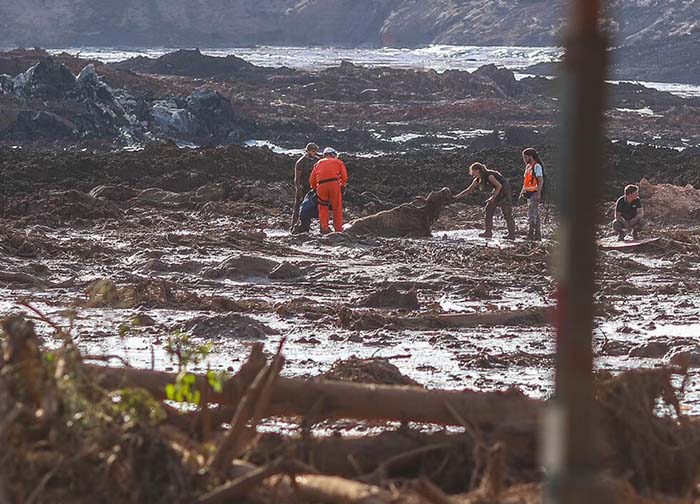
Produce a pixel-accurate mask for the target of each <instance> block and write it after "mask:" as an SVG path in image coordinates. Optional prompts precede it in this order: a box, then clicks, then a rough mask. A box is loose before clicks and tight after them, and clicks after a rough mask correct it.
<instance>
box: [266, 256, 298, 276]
mask: <svg viewBox="0 0 700 504" xmlns="http://www.w3.org/2000/svg"><path fill="white" fill-rule="evenodd" d="M302 275H303V272H302V271H301V268H299V266H297V265H296V264H293V263H290V262H287V261H284V262H283V263H281V264H280V265H279V266H277V267H275V269H273V270H272V271H270V274H269V275H268V277H269V278H271V279H272V280H287V279H291V278H299V277H300V276H302Z"/></svg>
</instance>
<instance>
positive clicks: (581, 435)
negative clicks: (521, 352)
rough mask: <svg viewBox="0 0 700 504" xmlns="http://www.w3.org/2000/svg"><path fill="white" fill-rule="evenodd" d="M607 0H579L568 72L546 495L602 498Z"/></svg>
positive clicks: (560, 500) (583, 501)
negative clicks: (596, 383)
mask: <svg viewBox="0 0 700 504" xmlns="http://www.w3.org/2000/svg"><path fill="white" fill-rule="evenodd" d="M600 17H601V2H600V0H573V2H572V9H571V20H570V28H569V33H568V38H567V42H566V53H565V56H564V65H563V67H564V68H563V75H562V79H561V83H562V90H563V97H562V114H561V124H560V128H561V132H562V135H561V140H562V142H561V155H560V167H561V170H562V177H561V182H562V190H561V197H562V200H561V212H562V219H561V227H560V243H559V250H558V259H557V260H558V265H557V277H558V278H557V280H558V309H557V324H556V325H557V361H556V362H557V364H556V373H555V379H556V386H555V396H554V399H553V400H552V404H551V407H550V410H549V412H548V415H547V418H546V420H545V424H544V429H543V430H544V432H543V441H544V446H543V454H544V457H543V458H544V464H545V467H546V468H547V501H548V502H551V503H556V504H591V503H594V502H595V503H596V504H603V503H604V502H607V500H606V499H605V497H604V496H603V495H602V493H601V487H600V484H599V478H598V473H597V466H596V455H595V451H594V446H595V444H596V443H595V439H596V438H595V435H596V430H595V426H594V414H593V411H592V410H593V407H594V401H593V351H592V341H593V336H592V334H593V293H594V277H595V269H596V250H595V220H596V202H597V200H598V194H599V189H600V187H599V186H600V181H601V179H602V177H601V175H602V139H603V107H604V82H605V75H606V59H607V58H606V40H605V37H604V36H603V34H602V31H601V30H600V24H599V20H600Z"/></svg>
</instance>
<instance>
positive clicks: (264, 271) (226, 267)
mask: <svg viewBox="0 0 700 504" xmlns="http://www.w3.org/2000/svg"><path fill="white" fill-rule="evenodd" d="M279 265H280V263H278V262H277V261H273V260H272V259H266V258H264V257H256V256H248V255H239V256H234V257H229V258H228V259H226V260H224V261H223V262H222V263H221V264H220V265H218V266H216V267H213V268H209V269H208V270H205V271H204V276H205V277H207V278H240V277H256V276H260V277H266V276H268V275H269V274H270V273H271V272H272V270H274V269H275V268H277V267H278V266H279Z"/></svg>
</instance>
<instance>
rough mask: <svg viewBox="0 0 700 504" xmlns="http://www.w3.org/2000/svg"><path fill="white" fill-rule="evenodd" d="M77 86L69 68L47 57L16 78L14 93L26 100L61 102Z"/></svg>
mask: <svg viewBox="0 0 700 504" xmlns="http://www.w3.org/2000/svg"><path fill="white" fill-rule="evenodd" d="M77 86H78V82H77V79H76V78H75V75H73V73H72V72H71V71H70V70H69V69H68V67H66V66H65V65H64V64H62V63H59V62H58V61H57V60H55V59H54V58H51V57H47V58H43V59H41V60H40V61H39V62H38V63H36V64H35V65H32V66H31V67H29V69H27V70H26V71H25V72H22V73H21V74H19V75H17V76H16V77H15V78H14V82H13V92H14V93H15V94H16V95H17V96H19V97H21V98H25V99H30V98H41V99H44V100H61V99H63V98H65V97H66V95H67V94H69V93H71V92H73V91H75V90H76V88H77Z"/></svg>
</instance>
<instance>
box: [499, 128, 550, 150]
mask: <svg viewBox="0 0 700 504" xmlns="http://www.w3.org/2000/svg"><path fill="white" fill-rule="evenodd" d="M504 142H505V143H506V145H513V146H516V147H520V148H523V149H525V148H527V147H531V146H533V145H541V144H542V143H543V136H542V135H541V134H540V133H538V132H536V131H535V130H533V129H532V128H525V127H523V126H510V127H508V128H506V129H505V131H504Z"/></svg>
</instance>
